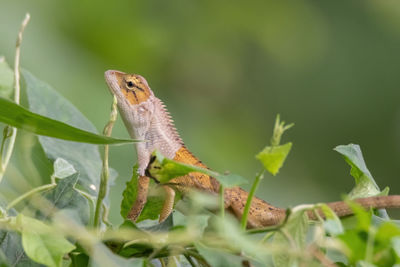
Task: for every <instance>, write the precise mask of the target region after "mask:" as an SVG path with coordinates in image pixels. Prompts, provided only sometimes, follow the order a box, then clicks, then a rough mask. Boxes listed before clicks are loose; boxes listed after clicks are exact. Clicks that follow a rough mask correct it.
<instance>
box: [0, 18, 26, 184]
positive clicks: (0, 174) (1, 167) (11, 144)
mask: <svg viewBox="0 0 400 267" xmlns="http://www.w3.org/2000/svg"><path fill="white" fill-rule="evenodd" d="M30 18H31V16H30V15H29V13H26V15H25V19H24V20H23V21H22V24H21V28H20V30H19V33H18V38H17V44H16V49H15V63H14V101H15V103H17V104H19V99H20V91H21V89H20V83H19V81H20V73H19V58H20V54H21V43H22V33H23V32H24V30H25V27H26V26H27V25H28V22H29V19H30ZM16 137H17V129H16V128H12V133H11V137H10V141H9V143H8V146H7V151H6V154H5V157H4V162H1V163H0V182H1V180H2V178H3V176H4V173H5V171H6V168H7V165H8V162H9V161H10V158H11V155H12V152H13V149H14V144H15V139H16ZM3 141H5V140H3Z"/></svg>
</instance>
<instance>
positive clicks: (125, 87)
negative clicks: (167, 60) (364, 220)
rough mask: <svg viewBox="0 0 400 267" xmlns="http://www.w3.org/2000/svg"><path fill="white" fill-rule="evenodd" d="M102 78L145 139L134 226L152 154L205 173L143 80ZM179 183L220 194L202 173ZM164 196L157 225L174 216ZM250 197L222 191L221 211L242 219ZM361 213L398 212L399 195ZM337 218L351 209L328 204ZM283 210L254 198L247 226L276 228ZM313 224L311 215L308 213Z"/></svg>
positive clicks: (132, 130) (372, 200)
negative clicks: (223, 200)
mask: <svg viewBox="0 0 400 267" xmlns="http://www.w3.org/2000/svg"><path fill="white" fill-rule="evenodd" d="M105 79H106V81H107V84H108V87H109V89H110V91H111V93H112V94H114V95H115V96H116V97H117V99H118V109H119V111H120V114H121V116H122V119H123V121H124V123H125V126H126V128H127V130H128V132H129V134H130V135H131V137H132V138H134V139H142V140H147V142H141V143H136V151H137V156H138V165H139V166H138V174H139V180H138V196H137V199H136V201H135V203H134V205H133V206H132V208H131V210H130V212H129V214H128V217H127V218H128V219H130V220H131V221H133V222H134V221H136V219H137V218H138V216H139V215H140V212H141V211H142V209H143V207H144V205H145V203H146V199H147V190H148V187H149V180H150V179H149V177H147V176H146V175H145V170H146V168H147V166H148V164H149V161H150V155H151V153H152V152H153V151H154V150H156V149H157V150H158V151H160V152H161V153H162V154H163V155H164V156H165V157H167V158H169V159H174V160H176V161H179V162H183V163H187V164H191V165H196V166H199V167H203V168H206V166H205V165H204V164H203V163H202V162H201V161H200V160H198V159H197V158H196V157H195V156H194V155H193V154H192V153H191V152H190V151H189V150H188V149H187V148H186V147H185V145H184V144H183V142H182V139H181V138H180V137H179V134H178V132H177V130H176V129H175V127H174V124H173V121H172V119H171V116H170V115H169V113H168V111H167V110H166V108H165V106H164V104H163V103H162V102H161V100H160V99H158V98H157V97H155V96H154V93H153V91H152V90H151V89H150V87H149V86H148V84H147V81H146V80H145V79H144V78H143V77H142V76H140V75H137V74H126V73H123V72H120V71H115V70H109V71H106V73H105ZM171 183H174V184H177V186H176V188H177V190H179V191H182V192H187V191H188V190H190V189H191V188H196V189H199V190H202V191H206V192H209V193H212V194H217V193H218V191H219V183H218V181H217V180H216V179H214V178H213V177H210V176H208V175H205V174H202V173H190V174H188V175H185V176H182V177H177V178H174V179H172V180H171ZM163 187H164V189H165V191H166V194H167V197H166V200H165V202H164V206H163V209H162V211H161V214H160V219H159V221H160V222H162V221H164V220H165V219H166V218H167V217H168V215H169V214H170V213H171V212H172V208H173V204H174V196H175V192H174V190H173V189H172V188H170V187H169V186H166V185H165V186H163ZM247 196H248V193H247V192H246V191H244V190H243V189H241V188H239V187H233V188H227V189H225V192H224V198H225V208H226V209H227V210H229V211H231V212H232V213H233V214H234V215H235V216H236V217H237V218H238V219H240V218H241V217H242V215H243V211H244V206H245V205H246V201H247ZM356 202H358V203H359V204H360V205H362V206H363V207H364V208H366V209H368V208H400V196H382V197H369V198H361V199H357V200H356ZM328 206H330V207H331V208H332V209H333V210H334V211H335V213H336V214H337V215H338V216H339V217H342V216H346V215H350V214H352V211H351V209H350V208H349V207H348V205H347V204H346V203H344V202H343V201H339V202H332V203H328ZM285 213H286V212H285V209H281V208H277V207H274V206H272V205H270V204H268V203H267V202H265V201H264V200H262V199H259V198H257V197H254V198H253V200H252V203H251V207H250V211H249V215H248V221H247V227H249V228H259V227H265V226H271V225H276V224H278V223H280V222H282V221H283V220H284V218H285ZM308 215H309V217H310V218H311V219H315V215H314V214H313V213H309V214H308Z"/></svg>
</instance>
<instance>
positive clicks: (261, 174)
mask: <svg viewBox="0 0 400 267" xmlns="http://www.w3.org/2000/svg"><path fill="white" fill-rule="evenodd" d="M264 172H265V169H264V170H262V171H261V172H259V173H258V175H257V176H256V179H255V180H254V182H253V185H252V186H251V189H250V192H249V195H248V196H247V201H246V206H245V207H244V210H243V215H242V220H241V221H240V226H241V228H242V229H243V230H246V226H247V217H248V216H249V210H250V206H251V201H252V200H253V197H254V194H255V192H256V190H257V187H258V184H259V183H260V181H261V180H262V179H263V178H264Z"/></svg>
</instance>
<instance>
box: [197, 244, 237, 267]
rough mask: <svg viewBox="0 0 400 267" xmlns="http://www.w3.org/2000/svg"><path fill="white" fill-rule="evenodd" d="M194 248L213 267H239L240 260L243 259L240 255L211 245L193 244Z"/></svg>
mask: <svg viewBox="0 0 400 267" xmlns="http://www.w3.org/2000/svg"><path fill="white" fill-rule="evenodd" d="M195 246H196V249H197V250H198V251H199V253H200V255H201V256H203V257H204V258H205V259H206V260H207V262H208V263H209V264H210V265H211V266H213V267H225V266H232V267H241V266H243V265H242V261H243V260H244V259H243V258H242V257H240V256H237V255H234V254H232V253H229V252H228V251H224V250H222V249H220V248H219V249H216V248H212V247H207V246H205V245H204V244H202V243H199V242H198V243H196V244H195Z"/></svg>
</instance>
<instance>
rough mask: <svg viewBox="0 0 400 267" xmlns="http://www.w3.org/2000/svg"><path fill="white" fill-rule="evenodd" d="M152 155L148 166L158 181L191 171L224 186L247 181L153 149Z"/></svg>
mask: <svg viewBox="0 0 400 267" xmlns="http://www.w3.org/2000/svg"><path fill="white" fill-rule="evenodd" d="M152 156H154V157H155V160H154V161H153V162H152V163H151V164H150V166H149V167H148V171H149V172H150V174H151V176H152V177H154V178H155V179H157V180H158V181H159V182H160V183H167V182H168V181H169V180H171V179H173V178H175V177H180V176H184V175H187V174H188V173H191V172H200V173H204V174H206V175H209V176H212V177H214V178H215V179H217V180H218V182H220V183H221V184H222V185H223V186H224V187H225V188H227V187H233V186H237V185H241V184H245V183H247V180H246V179H244V178H243V177H241V176H239V175H236V174H219V173H217V172H214V171H210V170H208V169H205V168H201V167H197V166H193V165H189V164H185V163H181V162H177V161H174V160H171V159H168V158H166V157H164V156H163V155H162V154H161V153H160V152H159V151H154V152H153V154H152Z"/></svg>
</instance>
